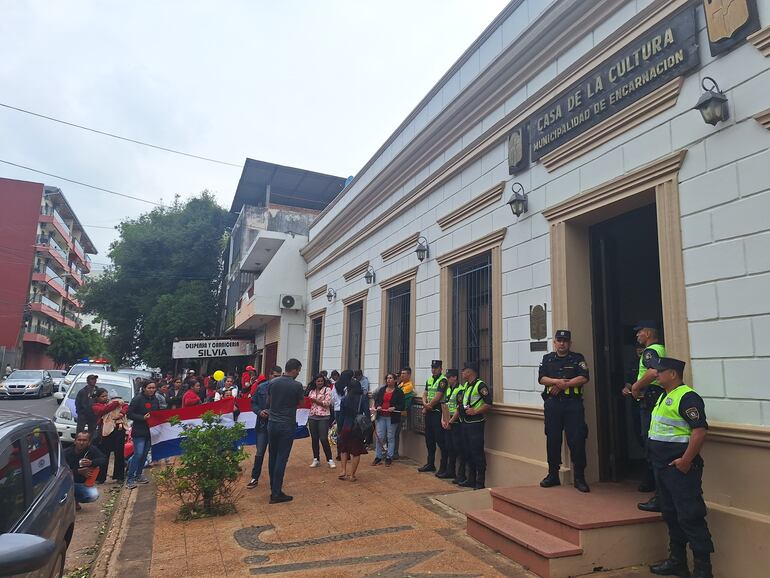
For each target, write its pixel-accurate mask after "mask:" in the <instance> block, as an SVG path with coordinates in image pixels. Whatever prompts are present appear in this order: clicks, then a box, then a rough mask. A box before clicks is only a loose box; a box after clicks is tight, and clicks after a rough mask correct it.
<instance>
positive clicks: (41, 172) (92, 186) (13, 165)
mask: <svg viewBox="0 0 770 578" xmlns="http://www.w3.org/2000/svg"><path fill="white" fill-rule="evenodd" d="M0 163H4V164H6V165H11V166H12V167H17V168H19V169H24V170H25V171H31V172H33V173H39V174H41V175H45V176H47V177H53V178H55V179H61V180H62V181H67V182H68V183H74V184H76V185H80V186H81V187H88V188H89V189H94V190H96V191H102V192H103V193H109V194H110V195H116V196H118V197H123V198H126V199H133V200H134V201H140V202H142V203H147V204H149V205H155V206H156V207H160V206H162V205H161V204H160V203H156V202H154V201H148V200H147V199H142V198H141V197H134V196H131V195H127V194H125V193H118V192H117V191H111V190H110V189H105V188H104V187H97V186H96V185H89V184H88V183H83V182H81V181H76V180H74V179H68V178H67V177H61V176H59V175H54V174H53V173H47V172H45V171H40V170H38V169H33V168H32V167H25V166H24V165H20V164H17V163H12V162H11V161H6V160H3V159H0Z"/></svg>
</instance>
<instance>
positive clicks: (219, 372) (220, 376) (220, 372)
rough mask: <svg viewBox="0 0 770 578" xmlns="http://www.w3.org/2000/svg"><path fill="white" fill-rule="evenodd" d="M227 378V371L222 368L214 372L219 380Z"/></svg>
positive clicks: (215, 377)
mask: <svg viewBox="0 0 770 578" xmlns="http://www.w3.org/2000/svg"><path fill="white" fill-rule="evenodd" d="M224 378H225V372H224V371H222V370H221V369H218V370H216V371H215V372H214V379H216V380H217V381H222V380H223V379H224Z"/></svg>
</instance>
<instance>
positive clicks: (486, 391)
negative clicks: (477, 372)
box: [479, 385, 489, 395]
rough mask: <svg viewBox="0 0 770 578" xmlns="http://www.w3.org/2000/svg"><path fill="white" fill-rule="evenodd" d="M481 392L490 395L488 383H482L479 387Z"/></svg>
mask: <svg viewBox="0 0 770 578" xmlns="http://www.w3.org/2000/svg"><path fill="white" fill-rule="evenodd" d="M479 393H480V394H481V395H489V388H488V387H487V386H486V385H482V386H481V387H480V388H479Z"/></svg>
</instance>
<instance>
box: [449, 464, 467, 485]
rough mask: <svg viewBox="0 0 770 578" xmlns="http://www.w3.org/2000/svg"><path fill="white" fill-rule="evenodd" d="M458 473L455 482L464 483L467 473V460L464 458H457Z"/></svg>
mask: <svg viewBox="0 0 770 578" xmlns="http://www.w3.org/2000/svg"><path fill="white" fill-rule="evenodd" d="M457 462H458V463H457V475H456V476H455V479H454V480H452V483H453V484H458V485H459V484H462V483H463V482H464V481H465V480H466V475H465V460H463V459H462V458H461V459H459V460H457Z"/></svg>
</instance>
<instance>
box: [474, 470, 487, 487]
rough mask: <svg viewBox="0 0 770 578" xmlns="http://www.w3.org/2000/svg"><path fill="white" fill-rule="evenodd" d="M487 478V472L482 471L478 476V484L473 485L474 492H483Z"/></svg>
mask: <svg viewBox="0 0 770 578" xmlns="http://www.w3.org/2000/svg"><path fill="white" fill-rule="evenodd" d="M485 477H486V472H485V471H484V470H481V471H480V472H479V473H477V474H476V483H475V484H473V489H474V490H481V489H482V488H483V487H484V478H485Z"/></svg>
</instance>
